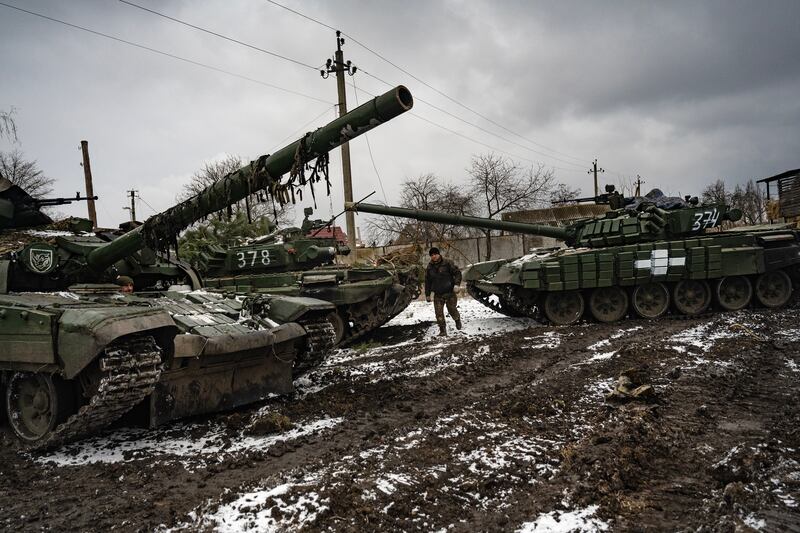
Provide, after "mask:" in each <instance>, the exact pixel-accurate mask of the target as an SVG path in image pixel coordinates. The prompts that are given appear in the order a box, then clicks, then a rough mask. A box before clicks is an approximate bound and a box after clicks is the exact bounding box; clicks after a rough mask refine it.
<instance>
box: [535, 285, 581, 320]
mask: <svg viewBox="0 0 800 533" xmlns="http://www.w3.org/2000/svg"><path fill="white" fill-rule="evenodd" d="M544 314H545V316H546V317H547V319H548V320H550V322H552V323H553V324H556V325H559V326H566V325H568V324H574V323H575V322H577V321H578V320H579V319H580V318H581V316H582V315H583V296H581V293H580V292H579V291H563V292H561V291H559V292H548V293H547V296H545V298H544Z"/></svg>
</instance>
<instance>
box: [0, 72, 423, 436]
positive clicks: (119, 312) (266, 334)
mask: <svg viewBox="0 0 800 533" xmlns="http://www.w3.org/2000/svg"><path fill="white" fill-rule="evenodd" d="M410 102H411V95H410V93H409V92H408V91H407V90H406V89H405V88H404V87H398V88H395V89H393V90H391V91H389V92H387V93H385V94H384V95H382V96H379V97H377V98H375V99H374V100H372V101H370V102H367V103H366V104H364V105H362V106H360V107H358V108H356V109H354V110H353V111H351V112H350V113H348V114H346V115H344V116H343V117H340V118H338V119H337V120H335V121H333V122H331V123H330V124H328V125H327V126H324V127H322V128H320V129H318V130H316V131H315V132H312V133H309V134H307V135H305V136H304V137H303V138H302V139H300V140H298V141H296V142H294V143H292V144H290V145H289V146H287V147H285V148H283V149H281V150H279V151H278V152H276V153H275V154H273V155H271V156H266V155H265V156H262V157H260V158H258V159H257V160H256V161H253V162H251V163H250V164H249V165H247V166H246V167H244V168H242V169H240V170H239V171H237V172H234V173H232V174H230V175H228V176H226V177H225V178H223V179H222V180H221V181H220V182H218V183H216V184H214V185H212V186H210V187H208V188H207V189H206V190H204V191H202V192H201V193H199V194H198V195H197V196H195V197H194V198H191V199H189V200H187V201H185V202H182V203H181V204H179V205H177V206H175V207H172V208H170V209H168V210H166V211H164V212H163V213H160V214H158V215H155V216H153V217H151V218H150V219H148V220H147V221H146V222H145V223H144V224H142V225H140V226H138V227H136V228H134V229H132V230H131V231H128V232H126V233H124V234H122V235H116V234H114V233H113V232H112V233H110V232H94V231H90V229H91V227H90V225H88V226H87V225H86V222H85V221H84V222H80V221H77V222H74V223H72V224H67V225H66V226H63V227H59V228H56V229H52V228H51V229H49V230H44V231H42V230H33V229H30V226H32V225H37V226H38V225H39V224H46V223H49V222H51V221H50V219H49V218H48V217H47V216H46V215H45V214H44V213H42V212H41V211H40V210H39V207H41V205H42V204H41V202H40V201H38V200H33V199H32V198H30V196H28V195H27V194H25V193H24V191H21V189H19V188H18V187H15V186H13V185H11V184H10V183H7V182H3V183H0V229H2V230H3V233H2V235H0V343H2V346H3V347H4V348H5V349H4V350H3V353H2V354H0V386H1V387H2V389H3V390H2V392H3V398H4V399H5V409H4V411H5V412H6V414H7V420H8V422H9V425H10V426H11V428H12V430H13V432H14V433H15V435H16V436H17V437H18V438H19V439H20V440H21V441H22V442H23V443H25V444H26V445H28V446H30V447H32V448H44V447H50V446H53V445H56V444H59V443H61V442H65V441H67V440H72V439H75V438H79V437H81V436H84V435H87V434H91V433H93V432H95V431H97V430H98V429H100V428H102V427H104V426H106V425H108V424H109V423H111V422H113V421H114V420H115V419H117V418H119V417H120V416H121V415H122V414H124V413H125V412H127V411H129V410H130V409H132V408H133V407H134V406H136V405H137V404H139V405H142V406H143V409H144V410H145V411H146V412H147V414H148V415H149V418H150V422H151V424H152V425H155V424H158V423H161V422H164V421H166V420H171V419H174V418H178V417H182V416H187V415H193V414H199V413H207V412H213V411H218V410H223V409H229V408H232V407H236V406H238V405H242V404H244V403H248V402H252V401H255V400H258V399H261V398H263V397H265V395H267V394H269V393H286V392H290V391H291V389H292V377H293V373H294V374H295V375H296V374H297V373H299V372H302V371H304V370H306V369H308V368H309V367H311V366H313V365H315V364H318V363H319V361H320V360H321V357H322V356H324V355H325V353H326V352H327V349H328V348H330V347H331V346H332V344H333V341H334V337H333V328H332V327H331V325H330V323H329V322H328V321H327V319H326V317H327V315H329V314H330V313H331V312H332V310H333V305H332V304H330V303H329V302H325V301H322V300H316V299H311V298H302V297H299V298H292V297H285V296H270V295H260V296H259V301H258V304H257V305H255V303H254V302H253V301H252V300H250V299H247V298H244V299H242V298H226V297H224V296H223V295H220V294H213V293H209V292H208V291H204V290H202V280H201V278H200V277H199V276H198V275H197V273H196V272H195V271H194V270H193V269H192V268H191V267H190V266H189V265H187V264H185V263H182V262H181V261H178V260H176V259H174V258H170V257H169V255H168V250H169V247H170V245H171V244H173V243H175V241H176V237H177V233H178V232H179V231H181V230H182V229H184V228H185V227H187V226H188V225H190V224H191V223H193V222H195V221H197V220H199V219H201V218H202V217H205V216H207V215H209V214H211V213H213V212H216V211H220V210H222V209H224V208H225V207H227V206H228V205H230V204H232V203H234V202H237V201H240V200H242V199H244V198H245V197H247V196H248V195H250V194H252V193H254V192H256V191H260V190H267V191H269V192H270V193H271V194H272V195H274V196H276V197H278V198H279V200H287V199H288V197H289V196H290V195H291V194H294V193H295V192H297V190H296V189H299V188H300V187H303V186H306V185H308V181H310V180H307V179H306V178H304V176H303V172H302V171H301V170H300V169H303V168H304V167H305V165H306V164H308V162H309V161H312V160H313V159H315V158H317V157H318V156H320V155H323V154H326V153H327V152H328V151H330V150H332V149H333V148H335V147H337V146H339V145H340V144H342V143H344V142H347V141H348V140H350V139H352V138H354V137H356V136H358V135H360V134H361V133H363V132H365V131H368V130H369V129H371V128H372V127H375V126H377V125H379V124H381V123H383V122H385V121H387V120H389V119H391V118H393V117H394V116H397V115H398V114H400V113H402V112H404V111H406V110H407V109H409V108H410ZM286 173H291V175H290V176H289V178H288V179H282V178H281V176H283V175H284V174H286ZM311 179H313V177H312V178H311ZM159 251H160V252H159ZM164 252H166V255H165V253H164ZM121 275H122V276H130V277H132V278H133V279H134V282H135V286H136V287H137V291H136V293H135V294H133V295H131V294H124V293H121V292H119V287H117V286H115V285H110V282H113V281H114V280H116V279H117V278H118V277H119V276H121ZM145 399H146V402H145V403H142V401H143V400H145Z"/></svg>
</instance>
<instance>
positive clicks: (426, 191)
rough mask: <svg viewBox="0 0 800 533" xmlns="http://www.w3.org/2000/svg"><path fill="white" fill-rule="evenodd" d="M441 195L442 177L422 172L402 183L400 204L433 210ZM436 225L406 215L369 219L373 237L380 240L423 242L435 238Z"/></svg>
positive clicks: (428, 241)
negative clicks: (414, 219) (405, 216)
mask: <svg viewBox="0 0 800 533" xmlns="http://www.w3.org/2000/svg"><path fill="white" fill-rule="evenodd" d="M440 196H441V185H440V183H439V178H437V177H436V175H434V174H423V175H421V176H418V177H416V178H409V179H406V180H405V181H404V182H403V185H402V189H401V191H400V206H401V207H407V208H409V209H425V210H432V209H434V208H435V207H436V204H437V201H438V199H439V197H440ZM434 226H435V225H434V224H432V223H430V222H417V221H409V220H408V219H405V218H396V217H386V216H380V217H375V218H372V219H370V220H369V222H367V227H368V228H369V233H370V236H371V237H372V239H374V240H378V241H380V242H398V241H399V242H424V243H426V244H430V243H431V242H432V241H434V240H436V237H437V232H436V231H435V227H434Z"/></svg>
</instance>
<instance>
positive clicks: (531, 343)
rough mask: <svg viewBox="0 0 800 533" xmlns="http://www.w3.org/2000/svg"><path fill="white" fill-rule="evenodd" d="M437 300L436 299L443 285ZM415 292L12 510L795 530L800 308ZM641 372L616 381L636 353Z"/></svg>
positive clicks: (75, 517) (32, 525)
mask: <svg viewBox="0 0 800 533" xmlns="http://www.w3.org/2000/svg"><path fill="white" fill-rule="evenodd" d="M428 305H429V304H428ZM460 307H461V309H462V312H463V313H464V315H465V317H466V320H467V327H466V328H465V331H464V332H459V333H458V334H456V335H452V336H450V337H448V338H447V339H446V340H441V339H437V338H434V337H431V333H432V332H433V329H434V328H433V325H432V323H431V321H430V319H431V316H430V310H429V308H428V306H426V305H425V304H424V303H419V302H415V303H414V304H412V307H411V308H409V310H407V311H406V312H404V313H403V314H402V315H401V316H400V317H398V318H397V319H396V320H395V321H393V323H392V324H390V325H388V326H386V327H384V328H382V330H381V331H380V333H379V334H378V335H377V336H376V337H374V338H373V339H372V340H371V341H370V342H369V343H366V344H362V345H359V346H356V347H355V348H353V349H350V350H343V351H339V352H337V353H336V354H334V355H333V356H332V358H331V359H330V360H329V361H328V363H327V365H326V366H325V367H324V368H320V369H318V370H317V371H315V372H314V373H313V374H311V375H310V376H308V377H307V378H304V379H301V380H300V381H299V382H298V383H297V388H298V392H297V393H296V394H294V395H293V396H292V397H281V398H273V399H270V400H268V401H266V402H264V403H262V404H260V405H256V406H253V407H251V408H249V409H243V410H239V411H238V412H235V413H226V414H222V415H217V416H211V417H205V418H201V419H193V420H189V421H184V422H180V423H175V424H172V425H169V426H167V427H164V428H159V429H158V430H155V431H146V430H144V429H142V428H135V427H134V428H129V427H117V428H114V429H112V430H109V431H107V432H106V433H104V434H103V435H102V436H99V437H97V438H93V439H89V440H85V441H82V442H79V443H75V444H72V445H69V446H66V447H64V448H62V449H60V450H58V451H56V452H53V453H50V454H47V455H44V456H31V455H26V454H22V453H19V452H18V451H16V450H15V449H14V448H13V446H12V445H11V443H10V440H9V439H8V436H7V435H3V436H2V439H3V441H2V447H1V449H2V451H0V529H3V530H8V531H34V530H42V529H47V530H58V531H66V530H83V531H108V530H111V529H114V530H120V531H153V530H177V531H182V530H221V531H247V530H253V531H265V530H292V531H295V530H304V531H318V530H337V531H393V530H403V531H417V530H421V531H479V530H480V531H483V530H485V531H527V532H530V531H594V530H618V531H638V530H660V531H674V530H699V531H748V530H751V529H753V530H763V531H800V507H798V505H800V433H798V428H800V401H799V400H798V392H800V309H798V308H797V307H796V306H795V307H793V308H791V309H787V310H783V311H778V312H771V311H765V310H748V311H743V312H738V313H729V314H724V315H716V316H708V317H703V318H696V319H690V320H670V319H667V320H661V321H657V322H649V321H640V320H632V321H627V322H625V323H624V324H622V325H620V324H617V325H611V326H610V325H600V324H586V325H581V326H577V327H568V328H560V327H549V326H541V325H538V324H536V323H535V322H532V321H528V320H524V319H508V318H503V317H500V316H499V315H496V314H494V313H492V312H491V311H488V310H486V309H484V308H483V307H481V306H479V305H478V304H477V303H476V302H474V301H472V300H464V301H462V302H461V303H460ZM621 373H622V374H624V376H625V377H624V378H623V380H627V383H628V386H627V387H626V388H625V389H624V391H626V392H631V391H633V390H634V389H635V388H636V387H637V386H641V385H644V387H643V388H640V389H638V391H639V393H641V394H640V396H639V397H636V398H627V397H624V395H617V396H619V397H618V398H612V399H611V400H607V398H606V396H607V394H608V393H609V392H610V391H611V390H612V389H614V388H615V387H616V386H617V384H618V383H619V382H620V381H619V376H620V374H621Z"/></svg>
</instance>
